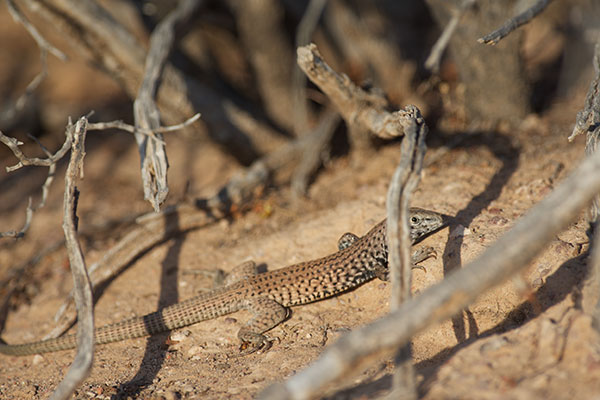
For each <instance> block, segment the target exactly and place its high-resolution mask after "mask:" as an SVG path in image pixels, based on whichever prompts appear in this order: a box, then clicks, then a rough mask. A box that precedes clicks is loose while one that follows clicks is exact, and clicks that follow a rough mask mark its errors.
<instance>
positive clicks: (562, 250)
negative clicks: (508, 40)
mask: <svg viewBox="0 0 600 400" xmlns="http://www.w3.org/2000/svg"><path fill="white" fill-rule="evenodd" d="M1 25H2V24H0V26H1ZM57 68H59V67H57ZM85 71H86V72H85V74H88V75H85V76H87V78H86V79H85V80H82V82H83V81H85V82H86V85H89V86H91V87H88V89H89V90H88V92H92V91H94V90H95V89H97V90H100V88H101V87H103V88H105V90H107V91H109V92H111V91H112V92H111V93H113V95H114V96H117V97H118V96H122V95H119V94H118V89H115V88H112V86H110V82H108V81H106V80H103V79H102V77H101V75H98V74H97V73H94V72H93V71H91V70H85ZM55 73H56V74H60V73H66V72H64V71H62V72H61V71H60V69H59V71H58V72H56V71H55ZM90 74H93V75H90ZM89 76H93V77H94V79H90V78H89ZM59 81H60V79H59ZM24 82H25V83H26V82H27V80H25V79H24ZM48 85H49V87H48V88H46V90H47V91H48V92H50V93H52V82H49V83H48ZM107 87H108V89H106V88H107ZM115 93H116V94H115ZM107 96H108V95H107ZM584 96H585V88H583V89H582V90H578V91H574V92H573V93H572V94H571V97H570V98H569V100H568V101H567V100H565V101H563V102H560V103H556V104H554V105H553V106H552V107H551V108H550V109H548V110H547V111H545V112H544V114H542V115H541V116H530V117H528V119H527V120H526V121H525V122H524V123H523V124H522V125H521V128H520V129H518V130H513V131H510V132H504V133H499V132H487V131H484V130H482V131H481V132H476V133H473V134H470V135H469V136H468V137H466V138H465V139H463V140H462V141H460V142H459V144H458V145H457V146H455V147H453V148H451V149H447V148H445V147H444V144H445V143H446V142H448V140H449V138H448V135H449V133H447V132H442V131H440V130H433V131H432V132H431V134H430V138H429V147H430V149H429V152H428V155H427V158H426V163H427V164H428V165H427V167H426V168H425V169H424V171H423V177H422V181H421V184H420V186H419V188H418V190H417V192H416V193H415V195H414V199H413V205H414V206H418V207H423V208H428V209H432V210H436V211H439V212H443V213H447V214H451V215H456V216H457V224H455V225H454V226H453V227H451V228H450V229H448V228H446V229H444V230H442V231H440V232H439V233H437V234H435V235H433V236H431V237H429V238H427V239H426V240H425V241H424V242H423V243H422V244H421V245H424V246H433V247H434V248H435V249H436V251H437V253H438V255H439V256H438V258H437V259H429V260H427V261H425V262H424V264H423V265H424V266H425V267H426V271H422V270H414V281H413V292H414V294H418V293H419V292H420V291H422V290H424V289H425V288H427V287H429V286H431V285H434V284H435V283H437V282H439V281H440V280H442V279H443V278H444V276H445V275H447V274H449V273H451V271H452V270H453V269H455V268H460V267H461V266H462V265H464V264H466V263H468V262H469V261H470V260H473V259H474V258H475V257H477V255H478V254H480V253H481V252H482V251H484V250H485V249H486V248H487V247H488V246H490V245H491V244H492V243H493V242H494V241H495V240H496V239H497V238H498V237H500V236H501V235H502V234H503V233H504V232H505V231H507V230H508V229H510V227H511V226H512V225H513V224H514V222H515V221H516V220H517V219H518V218H519V217H520V216H521V215H523V214H524V213H526V212H527V210H528V209H529V208H530V207H531V206H533V205H534V204H536V203H537V202H538V201H540V200H541V199H542V198H544V196H546V195H547V194H548V193H550V192H551V191H552V190H553V188H554V187H555V186H556V185H558V184H559V183H560V181H561V180H562V179H564V178H565V177H566V176H567V175H568V174H569V172H570V171H571V170H572V169H573V168H574V167H575V166H576V165H577V163H578V161H579V160H580V159H581V158H582V155H583V147H584V140H583V138H579V139H578V140H576V141H575V142H574V143H568V142H567V140H566V137H567V136H568V134H569V133H570V132H571V128H572V124H573V122H574V119H575V115H576V112H577V111H578V107H580V106H581V105H582V104H583V99H584ZM65 104H66V103H65ZM65 107H67V106H66V105H65ZM85 107H89V108H92V107H93V105H91V104H86V103H85V100H84V99H80V101H79V102H78V103H77V107H74V108H72V109H74V110H77V109H80V108H84V109H85ZM74 115H77V114H74ZM107 119H109V118H107ZM64 120H66V117H65V119H64ZM58 138H60V135H59V136H58ZM48 140H50V144H48V146H49V147H52V144H53V143H54V144H55V145H56V141H57V140H59V139H52V138H51V139H48ZM52 140H54V142H53V141H52ZM167 143H168V150H169V157H170V163H171V169H170V171H169V174H170V175H169V180H170V186H171V196H170V199H169V204H174V203H177V202H178V201H179V200H180V199H181V198H183V197H184V193H185V190H186V189H185V188H186V186H187V185H188V183H189V184H190V186H189V193H188V194H187V195H188V196H193V197H197V196H198V197H201V196H207V195H210V194H213V193H215V192H216V191H217V190H218V189H219V188H220V186H221V185H222V184H223V183H224V182H226V181H227V179H229V177H230V176H231V175H232V174H233V173H235V172H236V171H237V170H239V169H240V167H239V166H236V165H235V164H234V163H233V162H232V160H231V159H230V158H229V157H227V156H224V155H223V154H222V153H221V152H220V151H219V150H218V149H217V148H216V147H215V146H214V145H212V144H210V143H208V142H206V141H204V140H202V139H199V138H196V137H194V136H189V135H187V136H186V135H177V134H169V135H168V137H167ZM24 150H25V151H31V152H33V151H35V145H31V144H29V145H27V146H25V147H24ZM87 151H88V154H87V156H86V160H85V179H84V180H83V181H82V182H81V185H80V190H81V198H80V203H79V217H80V223H81V225H80V227H81V229H82V230H86V229H87V230H88V231H89V232H91V233H90V234H88V235H86V236H85V237H84V239H83V247H84V254H85V256H86V260H87V262H88V264H91V263H93V262H94V261H96V260H98V259H99V258H100V257H101V256H102V254H103V253H104V252H106V251H107V250H108V249H110V248H111V246H112V245H114V244H115V243H116V242H117V241H118V239H119V238H121V237H123V236H124V234H125V233H126V232H128V231H129V230H130V229H132V227H131V225H130V224H127V223H125V224H121V225H117V226H114V225H110V226H109V227H106V225H104V224H106V223H107V221H119V220H123V219H126V218H127V217H129V216H131V215H135V214H139V213H142V212H148V211H149V206H148V204H147V203H146V202H144V201H143V194H142V191H141V188H140V182H139V171H138V165H139V156H138V155H137V150H136V147H135V145H134V141H133V140H132V138H131V137H129V136H128V135H126V134H122V133H115V134H91V135H90V136H89V138H88V146H87ZM399 154H400V147H399V144H398V143H392V144H388V145H385V146H382V147H381V148H379V149H378V150H377V152H376V153H375V154H374V156H371V157H368V158H364V157H362V158H360V159H358V158H356V157H353V156H352V155H345V156H342V157H337V158H334V159H332V160H331V161H330V162H329V163H328V164H327V165H326V167H325V168H324V170H323V171H321V173H320V174H319V175H318V176H317V178H316V181H315V182H314V184H313V185H312V186H311V188H310V192H309V196H308V197H307V198H306V199H301V200H298V201H292V200H290V198H291V197H290V193H289V191H288V190H287V189H283V190H274V189H271V190H267V192H266V194H265V196H264V197H262V198H261V199H260V200H259V201H258V202H257V203H256V204H255V206H254V207H253V209H252V210H251V211H249V212H247V213H244V214H239V215H236V216H235V218H233V219H231V220H228V221H225V220H223V221H220V222H218V223H215V224H211V225H209V226H206V227H204V228H203V229H198V230H194V231H191V232H188V233H186V234H182V235H179V236H176V237H173V238H171V239H169V240H167V241H165V242H164V243H162V244H160V245H157V246H155V247H154V248H152V249H151V250H150V251H148V252H147V253H145V254H143V255H141V256H140V257H139V258H138V259H137V260H135V261H134V262H133V263H131V264H130V265H129V266H128V268H127V269H126V270H125V271H124V272H123V273H122V274H120V275H119V276H118V277H117V278H116V279H114V280H113V281H112V282H110V284H109V285H107V287H106V288H105V290H104V291H103V292H102V294H101V296H100V297H99V299H98V301H97V304H96V323H97V325H103V324H107V323H111V322H116V321H119V320H122V319H124V318H128V317H132V316H135V315H142V314H144V313H147V312H151V311H154V310H156V309H157V307H160V306H164V305H168V304H172V303H175V302H177V301H180V300H183V299H187V298H190V297H192V296H194V295H196V294H197V293H200V292H201V291H203V290H206V289H209V288H211V287H212V280H211V277H210V276H209V275H210V274H206V273H205V272H206V271H215V270H217V269H223V270H225V271H229V270H231V269H232V268H233V267H234V266H236V265H238V264H239V263H241V262H242V261H245V260H248V259H253V260H255V261H256V262H258V263H262V264H265V265H266V266H267V267H268V268H269V269H276V268H280V267H283V266H286V265H289V264H292V263H296V262H299V261H305V260H310V259H313V258H317V257H320V256H323V255H326V254H329V253H331V252H334V251H335V250H336V242H337V239H338V238H339V236H340V235H342V234H343V233H344V232H347V231H352V232H355V233H357V234H363V233H365V232H366V231H367V230H368V229H369V228H370V227H371V226H372V225H373V224H374V223H376V222H378V221H379V220H380V219H381V218H383V217H384V214H385V197H386V192H387V185H388V183H389V180H390V177H391V175H392V173H393V171H394V169H395V167H396V165H397V163H398V157H399ZM13 163H14V160H13V159H12V157H11V155H10V153H9V152H8V151H6V150H5V149H0V167H2V171H4V167H5V166H6V165H11V164H13ZM64 168H65V165H64V164H61V166H60V168H59V171H58V172H57V179H56V182H55V183H54V185H53V186H52V188H51V192H50V196H49V199H48V204H47V206H46V207H45V208H44V209H42V210H40V211H39V212H37V213H36V214H35V217H34V221H33V224H32V227H31V230H30V232H29V234H28V236H27V237H26V238H25V239H23V240H20V241H16V242H15V241H13V240H4V241H2V242H0V278H3V277H5V276H8V274H9V273H10V271H12V270H14V269H15V268H17V267H18V266H19V265H21V264H22V263H23V262H25V261H26V260H28V259H30V258H31V257H33V256H35V255H36V254H38V253H39V252H40V251H42V249H44V248H46V247H47V246H50V245H52V244H53V243H56V241H57V240H60V238H61V237H62V229H61V218H62V216H61V213H62V191H63V180H62V176H63V174H64ZM44 174H45V171H44V170H43V169H33V168H30V169H26V170H22V171H18V172H16V173H14V174H12V175H7V174H6V173H5V172H0V221H2V226H1V227H0V229H2V230H5V229H12V228H15V227H18V226H20V224H22V221H23V218H24V208H25V205H26V199H27V196H29V195H32V194H33V195H37V193H38V192H37V188H38V187H39V185H40V183H41V182H43V179H44ZM585 229H586V224H585V221H584V216H583V215H582V216H581V218H580V220H579V221H578V222H577V223H574V224H573V225H571V226H570V227H569V228H568V229H566V230H565V231H564V232H562V233H561V234H559V235H558V236H557V237H556V238H555V239H554V240H553V241H552V242H551V243H550V244H549V246H548V247H547V249H546V250H545V251H544V252H543V254H541V255H540V256H539V257H538V258H537V259H536V260H535V261H534V262H533V263H531V265H530V266H529V268H528V269H527V271H526V272H525V273H523V274H522V275H520V276H519V277H517V278H515V279H514V280H512V281H510V282H506V283H505V284H504V285H502V286H500V287H498V288H495V289H494V290H492V291H490V292H488V293H486V294H484V295H483V296H481V298H480V299H478V301H477V302H476V303H475V304H473V305H472V306H471V307H469V308H468V309H467V310H464V311H463V312H462V313H461V314H460V315H457V316H456V317H454V318H453V319H452V320H450V321H446V322H444V323H443V324H441V325H439V326H434V327H431V328H430V329H428V330H427V331H425V332H423V333H422V334H420V335H418V336H417V337H415V338H414V340H413V352H414V359H415V365H416V371H417V375H418V382H419V386H418V389H419V394H420V396H421V397H423V398H426V399H446V398H447V399H456V398H461V399H496V398H502V399H506V398H510V399H513V398H514V399H525V398H527V399H530V398H545V399H569V398H579V399H585V398H595V396H598V395H600V383H599V382H600V379H599V378H600V348H599V346H598V341H597V337H596V336H595V334H594V332H593V330H592V328H591V323H590V319H589V317H588V316H587V315H586V313H585V312H586V311H589V307H590V305H591V304H593V303H594V301H595V297H594V295H593V293H591V290H590V287H589V285H588V284H586V277H587V275H588V271H587V267H586V257H587V255H586V251H587V237H586V235H585ZM70 287H71V283H70V273H69V270H68V261H67V257H66V254H65V251H64V249H62V247H60V248H59V249H58V250H57V251H53V252H50V253H49V254H48V255H47V256H46V257H44V258H43V259H42V260H41V262H40V263H39V264H37V265H36V267H35V268H34V269H33V270H31V271H30V273H29V276H28V284H27V285H26V286H25V289H24V290H23V291H22V292H20V293H17V294H16V295H15V296H13V298H12V299H11V307H10V312H9V313H8V315H7V317H6V320H5V321H4V324H3V326H4V329H3V331H2V338H3V339H4V340H6V341H7V342H9V343H16V342H25V341H32V340H36V339H39V338H41V337H43V336H44V335H45V334H47V333H48V332H49V331H51V330H52V328H53V327H54V326H55V322H54V321H53V316H54V314H55V312H56V311H57V309H58V307H59V306H60V305H61V304H62V302H63V300H64V298H65V296H66V295H67V293H68V292H69V290H70ZM388 297H389V284H388V283H385V282H381V281H378V280H376V281H372V282H369V283H367V284H365V285H364V286H362V287H360V288H358V289H356V290H355V291H352V292H350V293H347V294H344V295H341V296H339V297H336V298H333V299H330V300H326V301H321V302H318V303H314V304H309V305H306V306H302V307H296V308H294V309H293V311H292V315H291V318H289V319H288V320H287V321H286V322H285V323H283V324H281V325H280V326H278V327H276V328H275V329H273V330H272V331H270V332H269V335H270V336H271V337H272V338H275V339H276V341H275V343H274V345H273V347H272V348H271V349H270V350H269V351H267V352H266V353H255V354H252V355H248V356H244V357H239V354H238V342H237V337H236V333H237V330H238V329H239V327H240V325H241V324H242V323H243V322H244V321H246V320H247V319H248V318H249V315H248V314H247V313H244V312H240V313H237V314H232V315H230V316H228V317H223V318H219V319H215V320H211V321H207V322H204V323H201V324H197V325H194V326H190V327H187V328H184V329H181V330H178V331H176V332H172V333H171V334H170V337H169V334H165V335H159V336H155V337H152V338H143V339H137V340H129V341H124V342H120V343H114V344H110V345H106V346H101V347H99V348H98V349H97V351H96V355H95V360H94V367H93V370H92V373H91V375H90V376H89V377H88V378H87V379H86V380H85V382H84V384H83V385H82V386H81V387H80V388H79V389H78V390H77V392H76V397H77V398H81V399H111V398H128V397H131V398H135V397H138V398H147V399H159V398H165V399H176V398H204V399H250V398H253V397H254V396H255V395H256V394H257V393H258V392H259V391H260V390H262V389H264V388H265V387H266V386H268V385H269V384H270V383H273V382H276V381H280V380H283V379H285V378H287V377H289V376H291V375H293V374H294V373H295V372H297V371H299V370H301V369H302V368H304V367H306V366H307V365H308V364H309V363H310V362H311V361H313V360H315V359H316V358H317V357H318V356H319V355H320V354H321V353H322V352H323V350H324V348H326V347H327V346H328V345H330V344H331V343H333V342H335V341H336V340H337V339H338V338H339V337H340V336H341V335H343V334H344V333H345V332H347V331H348V330H351V329H353V328H356V327H358V326H361V325H364V324H367V323H369V322H371V321H373V320H375V319H377V318H379V317H381V316H383V315H385V313H386V312H387V310H388ZM72 331H74V329H73V330H72ZM167 343H169V344H167ZM73 355H74V352H73V351H63V352H58V353H53V354H46V355H43V356H30V357H22V358H17V357H7V356H0V398H6V399H8V398H16V399H29V398H32V399H39V398H45V397H47V396H48V394H49V393H50V392H51V391H52V390H53V388H54V387H55V386H56V385H57V384H58V382H59V381H60V380H61V378H62V376H63V375H64V374H65V372H66V370H67V369H68V367H69V365H70V363H71V361H72V358H73ZM391 365H392V364H391V361H390V360H389V359H381V360H379V361H378V362H377V363H375V364H373V365H372V366H371V367H369V368H368V369H366V370H364V371H362V372H361V373H360V374H359V375H355V376H348V377H347V379H346V380H345V381H344V382H341V383H340V384H339V385H338V386H336V387H331V388H329V391H328V394H327V398H329V399H370V398H376V397H377V396H379V395H382V394H385V393H386V392H387V391H388V390H389V388H390V384H391V375H390V374H391V372H392V367H391Z"/></svg>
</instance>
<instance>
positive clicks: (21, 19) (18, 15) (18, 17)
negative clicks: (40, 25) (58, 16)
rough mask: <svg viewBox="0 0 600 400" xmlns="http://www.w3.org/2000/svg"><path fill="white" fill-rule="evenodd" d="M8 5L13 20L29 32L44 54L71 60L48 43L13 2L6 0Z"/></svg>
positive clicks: (62, 59)
mask: <svg viewBox="0 0 600 400" xmlns="http://www.w3.org/2000/svg"><path fill="white" fill-rule="evenodd" d="M6 5H7V6H8V12H9V13H10V15H11V16H12V17H13V19H14V20H15V21H16V22H18V23H20V24H21V25H23V27H24V28H25V29H27V32H29V34H30V35H31V37H32V38H33V39H34V40H35V42H36V43H37V45H38V47H39V48H40V50H42V51H43V52H46V51H47V52H49V53H51V54H52V55H53V56H55V57H56V58H58V59H59V60H61V61H67V60H68V59H69V58H68V57H67V55H66V54H65V53H63V52H62V51H60V50H59V49H57V48H56V47H54V46H52V45H51V44H50V42H48V41H47V40H46V39H44V37H43V36H42V35H41V34H40V32H39V31H38V30H37V29H36V28H35V26H33V25H32V24H31V23H30V22H29V21H28V20H27V18H25V16H24V15H23V13H22V12H21V10H19V9H18V8H17V6H16V4H15V2H14V1H13V0H6Z"/></svg>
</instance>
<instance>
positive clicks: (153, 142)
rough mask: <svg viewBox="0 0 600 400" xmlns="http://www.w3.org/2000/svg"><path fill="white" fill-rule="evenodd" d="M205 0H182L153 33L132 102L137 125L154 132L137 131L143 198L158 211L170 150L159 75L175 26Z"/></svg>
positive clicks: (163, 196)
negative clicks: (162, 118) (162, 125)
mask: <svg viewBox="0 0 600 400" xmlns="http://www.w3.org/2000/svg"><path fill="white" fill-rule="evenodd" d="M202 4H203V2H202V1H195V0H182V1H180V2H179V4H178V5H177V8H175V9H174V10H173V11H171V12H170V13H169V15H167V16H166V17H165V19H164V20H163V21H161V22H160V23H159V24H158V26H157V27H156V29H155V30H154V32H152V35H151V36H150V49H149V50H148V55H147V57H146V65H145V67H144V77H143V80H142V84H141V86H140V89H139V91H138V95H137V97H136V99H135V101H134V102H133V116H134V118H135V126H136V128H140V129H142V130H144V131H151V132H153V133H152V134H141V133H139V132H137V133H135V139H136V141H137V144H138V150H139V152H140V158H141V169H142V184H143V187H144V198H145V199H146V200H148V201H149V202H150V204H152V207H153V208H154V210H155V211H157V212H158V211H159V210H160V205H161V204H162V203H163V202H164V201H165V199H166V198H167V195H168V193H169V185H168V183H167V169H168V168H169V162H168V161H167V151H166V147H165V143H164V140H163V138H162V134H161V133H160V132H158V131H157V129H158V128H159V127H160V112H159V110H158V106H157V105H156V102H155V100H154V98H155V96H156V93H157V88H158V79H159V78H160V77H161V75H162V71H163V68H164V66H165V64H166V62H167V58H168V56H169V53H170V52H171V49H172V48H173V43H174V40H175V29H176V28H177V27H179V26H181V25H183V24H184V23H185V22H187V21H188V20H189V19H190V18H191V17H192V15H193V14H194V12H195V11H196V10H197V9H198V8H199V7H200V6H201V5H202Z"/></svg>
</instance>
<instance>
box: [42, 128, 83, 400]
mask: <svg viewBox="0 0 600 400" xmlns="http://www.w3.org/2000/svg"><path fill="white" fill-rule="evenodd" d="M86 127H87V119H86V118H85V117H81V118H80V119H79V121H77V124H76V125H75V126H73V124H72V123H71V121H69V125H67V136H70V137H71V143H72V147H71V160H70V161H69V165H68V167H67V172H66V174H65V196H64V204H63V211H64V219H63V230H64V232H65V240H66V247H67V254H68V255H69V263H70V265H71V274H72V275H73V287H74V289H73V290H74V292H75V304H76V307H77V318H78V320H79V321H80V323H79V325H78V326H77V354H76V355H75V359H74V360H73V363H72V364H71V367H70V368H69V370H68V371H67V374H66V375H65V377H64V379H63V380H62V381H61V382H60V384H59V385H58V387H57V388H56V390H55V391H54V393H53V394H52V396H50V398H51V399H53V400H59V399H67V398H70V397H71V395H72V394H73V392H74V391H75V389H76V388H77V386H79V385H80V384H81V382H83V380H84V379H85V378H86V377H87V376H88V375H89V373H90V371H91V368H92V362H93V360H94V309H93V306H94V303H93V296H92V288H91V286H90V281H89V277H88V274H87V269H86V266H85V259H84V257H83V254H82V252H81V247H80V245H79V241H78V239H77V225H78V224H77V201H78V198H79V191H78V190H77V187H76V186H75V183H76V182H77V179H78V178H81V177H83V158H84V156H85V136H86Z"/></svg>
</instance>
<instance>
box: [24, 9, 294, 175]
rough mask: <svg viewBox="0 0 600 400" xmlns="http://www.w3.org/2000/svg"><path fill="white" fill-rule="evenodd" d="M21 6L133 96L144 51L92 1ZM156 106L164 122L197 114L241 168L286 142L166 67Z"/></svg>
mask: <svg viewBox="0 0 600 400" xmlns="http://www.w3.org/2000/svg"><path fill="white" fill-rule="evenodd" d="M23 1H24V3H25V4H26V5H27V6H28V7H29V9H30V10H31V11H32V12H34V13H36V14H38V15H40V16H41V17H42V18H44V19H45V20H46V21H47V23H48V26H52V27H56V28H57V29H60V30H61V31H62V32H64V35H65V36H66V37H67V38H68V39H69V40H70V41H71V43H72V44H73V46H74V48H75V50H77V51H78V52H79V53H81V54H82V55H83V56H84V57H85V58H86V59H87V60H89V61H91V62H92V63H93V64H95V65H97V66H98V67H99V68H100V69H101V70H103V71H106V73H107V74H108V75H109V76H110V77H111V78H113V79H115V81H116V82H117V83H119V84H120V85H121V86H122V87H123V88H124V90H125V91H126V92H127V94H128V95H129V96H130V97H131V98H132V99H133V98H136V97H137V94H138V91H139V88H140V85H141V81H142V77H143V73H144V71H143V68H142V66H143V65H144V62H145V59H146V54H145V51H144V48H145V46H144V45H143V44H142V43H140V42H139V41H138V40H137V39H136V38H135V37H134V36H133V35H132V34H131V33H130V32H129V31H128V30H127V29H126V28H125V27H124V26H123V25H121V24H120V23H119V22H117V21H116V20H115V19H114V18H113V17H112V16H111V15H110V14H109V13H108V12H107V11H106V10H105V9H104V8H102V7H101V6H100V5H99V4H98V3H97V2H96V1H94V0H46V1H44V2H39V1H33V0H23ZM156 102H157V105H158V107H159V109H160V110H161V116H162V117H163V118H164V119H165V121H166V122H172V121H181V120H184V119H185V118H188V117H189V116H190V115H194V114H195V113H196V112H200V113H202V115H203V118H202V122H203V123H205V124H206V126H207V127H208V129H207V133H208V134H209V135H210V136H211V138H212V139H213V140H215V141H216V142H218V143H219V144H221V145H222V146H223V147H224V148H226V149H227V151H228V152H230V153H232V154H233V155H234V156H236V157H237V158H238V159H240V160H241V161H242V162H244V163H250V162H252V161H254V160H255V159H256V157H257V156H258V155H260V154H262V153H267V152H269V151H271V150H273V149H276V148H277V147H278V146H279V145H281V144H282V143H284V142H285V139H284V138H283V137H282V136H281V135H279V134H278V133H276V132H275V131H274V130H273V129H272V128H270V127H269V126H268V125H267V124H265V123H262V122H261V121H260V120H256V119H254V117H253V115H252V114H251V113H249V112H247V111H244V110H243V109H241V108H240V107H239V106H237V105H235V104H233V103H232V102H231V101H229V100H227V99H225V98H224V97H223V96H222V95H221V94H220V93H218V92H217V91H216V90H214V89H213V88H211V87H209V86H207V85H206V84H203V83H202V82H200V81H199V80H197V79H195V78H194V77H192V76H189V75H186V74H184V73H182V72H181V71H179V70H178V69H176V68H175V67H174V66H173V65H172V64H170V63H167V64H166V65H165V66H164V71H163V73H162V78H161V84H160V86H159V87H158V88H157V94H156Z"/></svg>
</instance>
